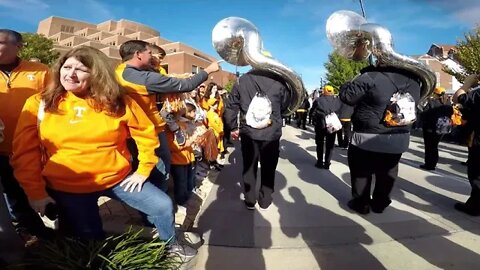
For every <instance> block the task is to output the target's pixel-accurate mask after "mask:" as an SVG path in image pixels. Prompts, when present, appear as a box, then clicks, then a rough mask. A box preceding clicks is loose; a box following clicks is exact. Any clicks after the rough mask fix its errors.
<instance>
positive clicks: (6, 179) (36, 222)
mask: <svg viewBox="0 0 480 270" xmlns="http://www.w3.org/2000/svg"><path fill="white" fill-rule="evenodd" d="M0 178H1V181H2V185H3V196H4V197H5V201H6V203H7V208H8V211H9V212H10V216H11V218H12V220H13V221H15V222H17V223H18V224H17V227H20V228H25V229H26V230H27V231H28V232H29V233H31V234H33V235H36V236H39V237H47V236H48V229H47V228H46V227H45V225H44V224H43V221H42V220H41V219H40V216H39V215H38V214H37V213H35V211H34V210H33V209H32V208H31V207H30V204H29V203H28V199H27V196H26V195H25V192H24V191H23V189H22V188H21V187H20V184H19V183H18V181H17V179H15V177H14V176H13V168H12V167H11V166H10V163H9V158H8V157H7V156H0Z"/></svg>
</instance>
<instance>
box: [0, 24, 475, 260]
mask: <svg viewBox="0 0 480 270" xmlns="http://www.w3.org/2000/svg"><path fill="white" fill-rule="evenodd" d="M22 45H23V42H22V36H21V35H20V34H19V33H17V32H16V31H13V30H9V29H0V69H1V76H0V94H1V95H0V119H1V122H0V133H1V135H2V136H1V137H0V138H1V139H2V142H1V143H0V177H1V182H2V186H3V189H4V193H5V199H6V203H7V206H8V209H9V211H10V217H11V219H12V221H13V222H14V223H15V224H16V226H17V229H18V231H22V230H24V231H26V232H28V234H31V235H35V236H36V237H41V238H43V237H45V238H48V237H50V234H51V231H50V230H49V229H47V228H46V227H45V226H44V224H43V222H42V220H41V219H40V217H39V215H38V213H39V214H40V215H42V216H43V215H45V214H48V212H49V210H51V208H52V207H55V209H56V210H57V211H58V218H59V220H60V230H61V231H62V232H63V233H65V234H67V235H70V236H75V237H80V238H82V239H103V238H104V237H105V234H104V232H103V229H102V221H101V217H100V214H99V206H98V203H97V201H98V198H99V197H100V196H108V197H110V198H113V199H116V200H119V201H121V202H123V203H125V204H127V205H129V206H131V207H133V208H135V209H137V210H139V211H140V212H141V213H142V214H143V215H144V219H145V223H146V224H150V225H153V226H155V228H156V229H157V231H158V233H159V238H160V240H162V241H165V242H167V243H168V249H169V251H170V252H174V253H177V254H180V255H182V256H184V257H185V258H192V257H193V256H195V254H196V250H195V249H193V248H191V247H189V246H188V245H185V244H183V243H180V242H179V241H178V240H177V237H176V234H175V227H174V223H175V220H174V213H175V211H181V212H186V205H187V202H188V201H189V199H190V198H191V196H192V192H193V190H194V188H195V186H196V184H197V183H196V181H195V175H196V168H197V167H198V166H197V165H198V162H200V161H202V162H205V163H206V164H208V166H209V168H210V169H214V170H221V168H222V167H223V163H224V157H225V154H226V147H225V144H226V142H227V141H228V140H229V139H230V138H231V139H233V140H236V139H240V145H241V152H242V156H243V171H242V174H243V189H244V203H245V205H246V207H247V209H250V210H253V209H255V205H256V204H257V203H258V205H259V207H260V208H262V209H267V208H268V207H269V206H270V205H271V203H272V193H273V192H274V189H275V188H274V183H275V171H276V167H277V164H278V159H279V147H280V137H281V136H282V125H283V126H284V125H285V122H286V123H289V121H290V118H289V117H287V118H282V115H284V113H285V111H286V109H287V107H288V102H289V99H290V97H289V91H288V90H287V89H288V86H287V85H286V84H285V81H284V80H283V79H282V78H281V77H280V76H278V75H275V74H273V73H272V72H268V71H264V70H258V69H252V70H251V71H249V72H247V73H245V74H244V75H242V76H241V77H240V78H238V80H237V81H236V83H235V84H234V86H233V89H232V91H231V93H230V94H227V93H226V91H225V90H223V89H222V86H221V85H217V84H215V83H214V82H208V83H206V81H207V79H208V75H209V74H211V73H213V72H217V71H218V70H219V69H220V67H219V65H218V63H217V62H213V63H212V64H210V65H209V66H208V67H206V68H205V69H204V70H202V71H200V72H199V73H197V74H168V73H167V72H166V71H165V70H164V69H163V68H162V67H161V62H162V60H163V58H164V57H165V51H164V50H163V49H162V48H161V47H158V46H156V45H152V44H149V43H147V42H145V41H140V40H130V41H127V42H125V43H124V44H122V45H121V46H120V55H121V58H122V63H121V64H119V65H117V66H116V67H115V68H114V67H112V66H110V64H109V61H108V59H107V57H106V56H105V55H104V54H103V53H102V52H101V51H99V50H98V49H95V48H93V47H88V46H81V47H78V48H74V49H72V50H70V51H69V52H67V53H65V54H64V55H63V56H62V57H60V58H59V59H58V61H57V62H56V64H55V65H54V66H53V67H52V68H51V69H50V70H49V69H48V68H47V66H45V65H43V64H41V63H37V62H30V61H27V60H23V59H20V58H19V57H18V53H19V51H20V50H21V49H22ZM478 80H479V77H478V76H477V75H472V76H469V77H467V79H466V80H465V84H464V85H463V86H462V87H461V88H460V89H459V90H458V91H457V92H456V93H455V95H454V96H453V102H455V103H456V104H457V105H452V102H451V101H450V100H449V99H447V97H446V95H445V89H444V88H441V87H437V88H436V89H435V91H434V93H433V94H432V96H430V97H429V98H428V99H427V102H426V103H425V104H420V105H421V106H419V100H420V92H421V81H420V80H419V78H418V77H417V76H416V75H415V74H411V73H409V72H407V71H405V70H402V69H398V68H394V67H385V66H369V67H367V68H365V69H363V70H362V71H361V75H359V76H357V77H356V78H355V79H354V80H352V81H349V82H346V83H345V84H344V85H342V86H341V87H340V89H334V87H332V86H330V85H326V86H325V87H323V89H322V92H321V93H320V95H317V94H318V93H315V94H313V95H312V96H310V97H305V99H304V101H303V102H302V105H301V106H300V108H299V109H298V110H297V112H296V119H297V126H298V127H299V128H302V129H307V124H312V125H313V126H314V131H315V143H316V145H317V147H316V153H317V162H316V163H315V166H316V167H317V168H320V169H326V170H329V169H330V165H331V158H332V152H333V150H334V144H335V139H336V138H338V146H339V147H340V148H343V149H345V150H347V149H348V166H349V169H350V177H351V183H352V199H351V200H350V201H349V202H348V204H347V205H348V207H349V208H351V209H352V210H353V211H355V212H357V213H360V214H368V213H369V212H370V211H373V212H376V213H382V212H383V211H384V210H385V208H386V207H388V205H389V204H390V203H391V199H390V193H391V191H392V188H393V185H394V182H395V179H396V178H397V176H398V164H399V161H400V158H401V156H402V153H404V152H405V151H407V149H408V146H409V141H410V129H411V126H412V124H413V122H415V120H417V122H418V121H420V123H421V126H422V130H423V137H424V141H425V164H423V165H421V168H422V169H425V170H434V169H435V167H436V164H437V162H438V144H439V142H440V140H441V138H442V136H444V135H445V134H448V133H449V132H451V130H452V128H453V126H454V125H461V124H465V123H467V125H468V126H469V128H470V130H471V133H470V134H471V136H470V138H471V140H470V141H469V159H468V178H469V180H470V183H471V185H472V194H471V197H470V198H469V200H468V201H467V202H466V203H458V204H456V205H455V208H456V209H457V210H459V211H462V212H465V213H467V214H469V215H480V180H479V179H480V170H479V169H478V168H476V167H475V166H474V164H475V163H476V161H478V160H480V152H479V150H478V149H480V148H479V146H478V144H479V142H480V139H479V138H480V137H478V135H477V134H480V130H479V129H480V118H479V115H480V114H479V113H478V112H477V110H479V108H480V106H479V105H478V104H476V103H477V101H478V98H477V95H478V93H477V92H478V91H470V89H471V88H472V87H473V86H474V85H475V84H477V83H478ZM418 107H420V112H421V113H420V114H419V115H415V111H416V109H417V108H418ZM412 112H413V114H414V115H413V117H412ZM252 115H253V116H252ZM460 115H463V118H462V119H461V120H459V119H456V118H455V117H459V116H460ZM417 118H418V119H417ZM259 162H260V163H261V166H262V169H261V177H260V179H261V183H260V190H259V191H258V192H257V191H256V190H255V187H256V186H257V184H256V181H257V169H258V163H259ZM373 176H375V187H374V189H373V193H372V194H371V186H372V179H373ZM169 179H172V180H173V185H170V186H171V187H172V188H173V189H172V190H169V184H168V183H169V182H168V180H169ZM169 193H171V194H173V195H172V196H169Z"/></svg>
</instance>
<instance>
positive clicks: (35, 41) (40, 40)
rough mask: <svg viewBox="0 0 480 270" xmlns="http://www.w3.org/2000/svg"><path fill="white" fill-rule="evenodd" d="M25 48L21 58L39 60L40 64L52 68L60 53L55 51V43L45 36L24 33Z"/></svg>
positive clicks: (21, 52)
mask: <svg viewBox="0 0 480 270" xmlns="http://www.w3.org/2000/svg"><path fill="white" fill-rule="evenodd" d="M22 37H23V42H24V47H23V49H22V50H21V51H20V58H22V59H24V60H30V59H32V58H38V59H39V60H40V62H42V63H44V64H46V65H49V66H51V65H52V64H53V63H54V62H55V61H56V60H57V58H58V57H59V56H60V53H59V52H57V51H55V50H54V49H53V41H52V40H51V39H48V38H46V37H45V36H43V35H39V34H35V33H22Z"/></svg>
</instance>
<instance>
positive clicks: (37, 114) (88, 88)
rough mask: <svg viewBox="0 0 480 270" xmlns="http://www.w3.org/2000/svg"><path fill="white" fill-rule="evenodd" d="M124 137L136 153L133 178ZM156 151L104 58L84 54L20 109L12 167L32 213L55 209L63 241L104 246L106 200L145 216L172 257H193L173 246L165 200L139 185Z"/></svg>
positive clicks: (58, 68)
mask: <svg viewBox="0 0 480 270" xmlns="http://www.w3.org/2000/svg"><path fill="white" fill-rule="evenodd" d="M42 104H44V108H43V106H42ZM37 126H38V128H37ZM129 137H131V138H133V139H134V141H135V143H136V144H137V148H138V160H139V165H138V169H136V171H132V167H131V164H130V160H131V155H130V153H129V151H128V149H127V145H126V140H127V138H129ZM158 146H159V142H158V138H157V136H156V134H155V129H154V126H153V124H152V123H151V121H150V120H149V119H148V117H147V116H146V114H145V113H144V112H143V110H142V109H141V108H140V106H139V105H137V104H136V103H135V102H134V101H133V100H132V99H131V98H129V97H128V96H127V95H125V93H124V91H123V89H122V88H120V86H119V85H118V84H117V82H116V80H115V75H114V71H113V69H112V68H111V67H110V66H109V61H108V59H107V57H106V56H105V54H103V53H102V52H101V51H99V50H97V49H95V48H92V47H87V46H83V47H79V48H75V49H73V50H71V51H69V52H67V53H66V54H65V55H64V56H63V57H62V58H60V59H59V60H58V61H57V64H56V65H55V67H54V69H53V80H52V85H50V87H49V88H48V89H46V90H45V91H44V92H43V93H42V94H38V95H34V96H32V97H30V98H29V99H28V100H27V102H26V103H25V106H24V108H23V111H22V113H21V115H20V119H19V121H18V125H17V129H16V132H15V138H14V142H13V157H12V161H11V163H12V166H13V168H14V173H15V176H16V178H17V179H18V181H19V182H20V184H21V186H22V187H23V189H24V190H25V193H26V194H27V197H28V199H29V201H30V204H31V206H32V208H33V209H34V210H36V211H37V212H39V213H40V214H41V215H43V214H44V213H45V208H46V206H47V205H48V204H50V203H53V204H56V205H57V207H58V211H59V219H60V224H61V227H62V228H63V229H66V232H67V233H70V234H72V235H74V236H77V237H81V238H96V239H98V238H103V237H104V232H103V230H102V222H101V219H100V215H99V208H98V205H97V200H98V198H99V197H100V196H108V197H111V198H113V199H117V200H120V201H122V202H124V203H126V204H128V205H130V206H131V207H133V208H136V209H138V210H139V211H141V212H143V213H145V214H146V215H147V218H148V220H149V221H150V222H152V223H153V224H154V225H155V227H156V228H157V229H158V232H159V236H160V239H161V240H164V241H170V242H169V244H170V249H171V251H173V252H178V253H180V254H181V255H184V256H192V257H193V256H194V255H195V253H196V251H195V250H191V249H188V248H184V247H182V246H180V245H178V243H177V241H176V240H175V231H174V225H173V221H174V220H173V219H174V218H173V214H172V202H171V200H170V198H169V197H168V196H167V195H166V194H165V193H164V192H162V191H161V190H160V189H158V188H156V187H155V186H154V185H152V184H151V183H150V182H148V181H146V179H147V177H148V176H149V174H150V171H151V170H152V169H153V167H154V166H155V164H156V163H157V157H156V155H155V153H154V150H155V148H157V147H158ZM41 147H42V148H43V149H44V151H41V150H40V149H41ZM42 153H43V155H44V156H45V157H46V162H45V163H44V164H41V162H39V160H40V159H41V157H42Z"/></svg>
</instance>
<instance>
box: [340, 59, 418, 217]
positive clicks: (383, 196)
mask: <svg viewBox="0 0 480 270" xmlns="http://www.w3.org/2000/svg"><path fill="white" fill-rule="evenodd" d="M420 84H421V82H420V79H419V78H418V76H417V75H415V74H413V73H410V72H407V71H406V70H403V69H399V68H395V67H384V66H377V67H375V66H369V67H366V68H364V69H363V70H362V71H361V75H360V76H358V77H356V78H355V79H354V80H352V81H350V82H346V83H345V84H344V85H343V86H342V87H341V90H340V99H341V100H342V101H343V102H345V103H347V104H348V105H351V106H355V108H354V113H353V115H352V124H353V135H352V141H351V142H350V146H349V148H348V166H349V168H350V177H351V183H352V197H353V198H352V200H350V201H349V202H348V204H347V205H348V207H349V208H350V209H352V210H354V211H355V212H357V213H360V214H368V213H369V212H370V208H371V209H372V211H373V212H376V213H382V212H383V210H384V209H385V208H386V207H387V206H388V205H390V203H391V200H390V192H391V191H392V188H393V184H394V182H395V179H396V177H397V176H398V163H399V161H400V158H401V157H402V153H403V152H405V151H407V149H408V145H409V142H410V125H406V126H396V127H391V126H388V125H386V124H385V122H384V116H385V113H386V108H387V106H388V105H390V104H391V101H390V99H391V97H392V96H393V94H394V93H396V92H404V93H409V94H410V96H411V97H412V98H413V100H414V103H415V104H412V106H411V108H413V109H414V108H415V107H416V104H417V103H418V100H419V99H420ZM373 175H375V189H374V191H373V196H372V197H370V187H371V184H372V176H373Z"/></svg>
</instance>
